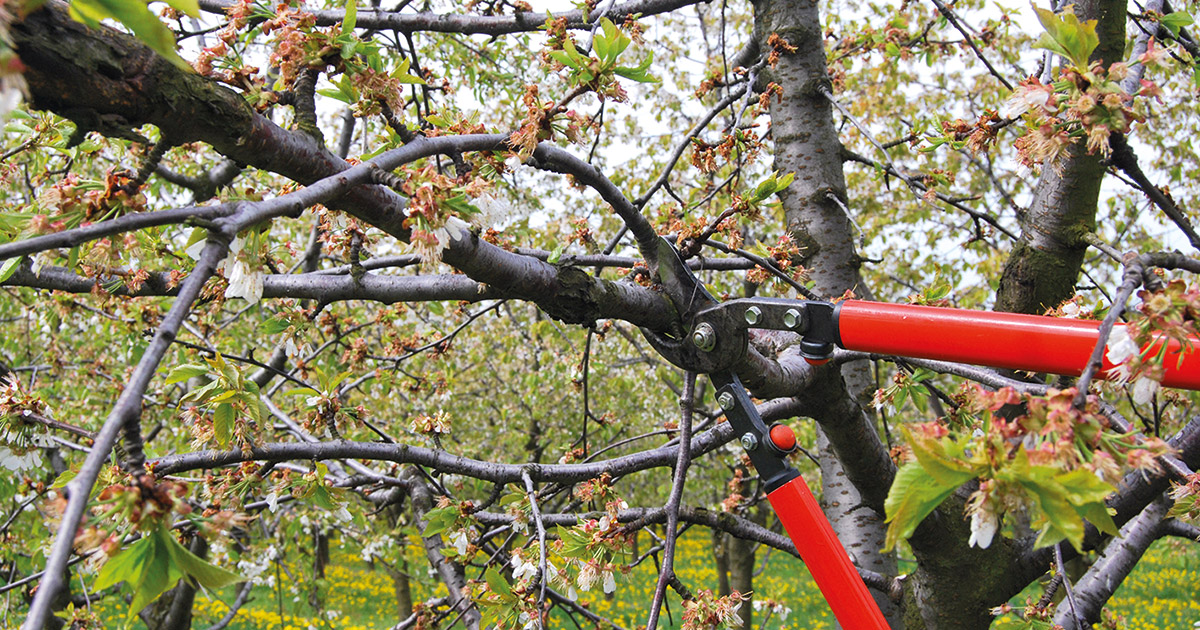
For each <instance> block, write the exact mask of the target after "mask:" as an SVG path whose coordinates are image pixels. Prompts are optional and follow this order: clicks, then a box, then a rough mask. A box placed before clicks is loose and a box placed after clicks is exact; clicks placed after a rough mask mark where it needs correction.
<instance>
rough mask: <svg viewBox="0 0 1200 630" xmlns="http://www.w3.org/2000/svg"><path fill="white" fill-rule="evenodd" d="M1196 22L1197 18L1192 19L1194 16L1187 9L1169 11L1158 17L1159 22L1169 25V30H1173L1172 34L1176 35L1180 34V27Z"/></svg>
mask: <svg viewBox="0 0 1200 630" xmlns="http://www.w3.org/2000/svg"><path fill="white" fill-rule="evenodd" d="M1194 22H1195V20H1193V19H1192V16H1191V15H1188V14H1187V12H1185V11H1176V12H1174V13H1168V14H1166V15H1164V16H1162V17H1160V18H1158V23H1159V24H1162V25H1163V26H1165V27H1167V30H1168V31H1171V34H1172V35H1174V36H1176V37H1178V36H1179V29H1181V28H1183V27H1185V26H1191V25H1192V24H1193V23H1194Z"/></svg>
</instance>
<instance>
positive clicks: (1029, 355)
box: [642, 239, 1200, 630]
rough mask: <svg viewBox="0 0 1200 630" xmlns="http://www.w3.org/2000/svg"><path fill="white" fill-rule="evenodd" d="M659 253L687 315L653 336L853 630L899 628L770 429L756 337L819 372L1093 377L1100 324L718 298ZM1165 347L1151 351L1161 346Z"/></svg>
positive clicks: (781, 434)
mask: <svg viewBox="0 0 1200 630" xmlns="http://www.w3.org/2000/svg"><path fill="white" fill-rule="evenodd" d="M657 254H658V275H659V279H660V281H661V282H662V286H663V287H664V289H665V291H666V293H667V295H668V296H669V297H670V299H671V301H672V303H673V304H674V305H675V308H676V310H677V311H678V312H679V315H680V322H681V327H680V329H679V330H678V331H675V333H674V334H671V335H664V334H660V333H657V332H655V331H651V330H647V329H643V330H642V333H643V335H645V337H646V340H647V341H648V342H649V343H650V345H652V346H653V347H654V348H655V349H656V350H657V351H658V352H659V353H660V354H662V355H663V357H665V358H666V359H667V360H668V361H670V362H671V363H673V364H675V365H676V366H678V367H680V368H683V369H685V370H690V371H693V372H703V373H706V374H708V375H709V378H710V380H712V382H713V386H714V387H715V388H716V395H717V404H719V405H720V407H721V409H722V410H723V411H724V412H725V417H726V419H727V420H728V421H729V424H730V425H731V426H732V427H733V429H734V432H735V434H736V435H739V436H740V442H741V445H742V447H743V448H744V449H745V450H746V453H747V455H749V457H750V461H751V462H752V463H753V464H754V467H755V468H756V469H757V471H758V474H759V476H760V477H761V479H762V482H763V484H764V486H765V488H766V492H767V499H768V500H769V501H770V503H771V507H772V508H773V509H774V510H775V513H776V514H777V515H778V516H779V520H780V521H781V522H782V523H783V526H784V528H785V529H786V530H787V532H788V535H789V536H790V537H791V539H792V542H793V543H794V544H795V545H796V550H797V551H798V552H799V553H800V557H801V559H803V560H804V564H805V565H806V566H807V567H808V569H809V571H810V572H811V573H812V576H813V579H814V580H815V581H816V583H817V586H818V587H819V588H820V589H821V593H822V594H823V595H824V596H825V599H826V601H827V602H829V607H830V609H832V611H833V614H834V616H835V617H837V620H838V623H839V624H841V626H842V627H843V628H847V629H848V630H885V629H886V628H888V625H887V622H886V621H885V620H884V618H883V614H882V613H881V612H880V610H879V607H878V606H877V605H876V603H875V600H874V599H872V597H871V594H870V592H868V590H867V587H866V585H865V584H864V583H863V581H862V579H861V578H860V577H859V574H858V571H857V570H856V569H855V567H854V564H853V563H852V562H851V561H850V557H849V555H847V553H846V551H845V549H844V548H843V547H842V544H841V542H840V541H839V540H838V538H837V535H836V534H835V533H834V531H833V527H832V526H831V525H830V523H829V521H828V520H826V519H825V515H824V513H823V512H822V510H821V506H820V505H819V504H818V503H817V500H816V499H815V498H814V497H813V494H812V492H811V491H810V490H809V488H808V484H806V483H805V481H804V479H803V478H802V477H801V476H800V473H799V472H797V471H796V469H795V468H792V466H791V465H790V464H788V462H787V460H786V457H787V455H788V454H789V453H791V452H792V451H794V450H795V449H796V447H797V442H796V435H795V433H794V432H793V431H792V429H791V428H790V427H788V426H786V425H784V424H780V423H774V424H771V425H767V424H766V422H765V421H764V420H763V419H762V417H761V416H760V415H759V414H758V411H757V409H756V408H755V406H754V403H753V402H752V401H751V400H750V396H749V394H748V393H747V392H746V388H745V387H743V386H742V383H741V381H740V380H738V377H737V376H736V374H735V373H734V370H735V368H736V367H737V366H738V364H739V363H740V362H741V361H742V360H743V359H744V358H745V356H746V352H747V347H748V343H749V337H750V335H749V329H750V328H763V329H774V330H785V331H792V332H795V333H798V334H800V335H801V341H800V350H801V355H802V356H803V357H804V358H805V360H807V361H808V362H810V363H812V364H817V365H819V364H822V363H825V362H826V361H828V360H829V359H830V357H831V356H832V354H833V351H834V348H835V347H841V348H844V349H847V350H856V351H861V352H870V353H877V354H885V355H896V356H903V357H913V358H924V359H938V360H944V361H954V362H961V363H973V364H978V365H987V366H990V367H996V368H1004V369H1014V370H1027V371H1033V372H1049V373H1054V374H1063V375H1068V376H1078V375H1080V374H1082V373H1083V370H1084V367H1085V366H1086V365H1087V363H1088V361H1089V360H1090V358H1091V354H1092V351H1093V349H1094V348H1095V346H1096V343H1097V341H1098V339H1099V327H1100V323H1099V322H1096V321H1087V320H1076V319H1063V318H1055V317H1045V316H1038V315H1025V314H1017V313H997V312H991V311H969V310H963V309H952V308H939V307H931V306H921V305H912V304H886V303H881V302H868V301H864V300H844V301H841V302H838V303H836V304H835V303H832V302H824V301H818V300H788V299H778V298H745V299H734V300H727V301H725V302H718V301H717V300H716V298H714V297H713V296H712V295H711V294H710V293H709V292H708V291H707V290H706V289H705V288H704V285H703V284H701V283H700V281H699V280H698V279H697V278H696V276H695V275H693V274H692V272H691V270H690V269H689V268H688V266H687V265H686V264H685V263H684V262H683V260H682V259H681V258H680V256H679V252H678V251H677V250H676V249H675V247H674V246H672V245H671V244H670V242H668V241H667V240H665V239H660V240H659V242H658V247H657ZM1196 341H1197V343H1200V339H1198V340H1196ZM1161 343H1162V342H1161V341H1157V342H1153V343H1152V344H1151V347H1152V348H1154V349H1155V350H1157V349H1159V347H1160V344H1161ZM1166 343H1167V348H1166V353H1167V357H1168V359H1167V360H1166V361H1164V362H1163V368H1164V371H1165V375H1164V377H1163V379H1162V384H1163V385H1165V386H1167V387H1179V388H1185V389H1200V352H1192V353H1186V354H1185V353H1183V350H1184V348H1182V347H1181V344H1180V343H1179V342H1178V341H1173V340H1172V341H1167V342H1166ZM1113 367H1114V366H1113V365H1112V364H1111V363H1109V362H1107V361H1105V364H1104V366H1103V368H1102V369H1101V370H1100V371H1099V372H1098V373H1097V377H1098V378H1105V377H1106V376H1109V370H1111V369H1112V368H1113Z"/></svg>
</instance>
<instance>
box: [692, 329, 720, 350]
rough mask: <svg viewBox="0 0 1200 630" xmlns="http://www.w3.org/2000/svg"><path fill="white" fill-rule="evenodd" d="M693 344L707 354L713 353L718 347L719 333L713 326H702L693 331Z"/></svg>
mask: <svg viewBox="0 0 1200 630" xmlns="http://www.w3.org/2000/svg"><path fill="white" fill-rule="evenodd" d="M692 343H694V344H696V347H697V348H700V349H701V350H703V351H705V352H712V350H713V348H716V347H717V331H715V330H713V327H712V325H711V324H708V323H703V324H700V325H699V326H697V327H696V330H693V331H692Z"/></svg>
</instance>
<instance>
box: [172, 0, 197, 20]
mask: <svg viewBox="0 0 1200 630" xmlns="http://www.w3.org/2000/svg"><path fill="white" fill-rule="evenodd" d="M167 4H168V5H170V6H171V8H172V9H175V10H177V11H182V12H184V13H186V14H188V15H190V16H192V17H200V1H199V0H167Z"/></svg>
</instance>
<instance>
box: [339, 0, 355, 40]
mask: <svg viewBox="0 0 1200 630" xmlns="http://www.w3.org/2000/svg"><path fill="white" fill-rule="evenodd" d="M356 24H358V5H357V4H355V3H354V0H346V17H345V18H343V19H342V35H350V34H351V33H353V32H354V26H355V25H356Z"/></svg>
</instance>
